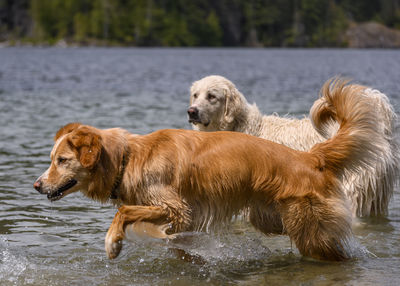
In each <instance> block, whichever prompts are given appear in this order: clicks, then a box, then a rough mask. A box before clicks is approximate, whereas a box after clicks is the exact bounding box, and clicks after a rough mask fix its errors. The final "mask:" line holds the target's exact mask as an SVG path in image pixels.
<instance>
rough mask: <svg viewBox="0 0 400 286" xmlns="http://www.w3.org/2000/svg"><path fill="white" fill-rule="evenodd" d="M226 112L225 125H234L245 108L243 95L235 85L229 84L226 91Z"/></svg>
mask: <svg viewBox="0 0 400 286" xmlns="http://www.w3.org/2000/svg"><path fill="white" fill-rule="evenodd" d="M224 93H225V111H224V117H223V121H224V123H225V124H229V123H232V122H233V120H235V117H236V116H237V115H238V114H239V113H240V111H241V109H242V108H243V107H242V105H243V104H245V102H243V100H242V97H243V95H242V94H241V93H240V92H239V90H237V88H236V87H235V86H234V85H233V84H229V85H228V86H227V87H226V88H225V89H224Z"/></svg>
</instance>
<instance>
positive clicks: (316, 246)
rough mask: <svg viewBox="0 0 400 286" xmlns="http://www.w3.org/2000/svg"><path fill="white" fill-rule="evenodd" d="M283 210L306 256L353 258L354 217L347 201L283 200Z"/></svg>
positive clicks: (287, 225) (313, 197)
mask: <svg viewBox="0 0 400 286" xmlns="http://www.w3.org/2000/svg"><path fill="white" fill-rule="evenodd" d="M279 209H280V210H281V215H282V221H283V224H284V227H285V230H286V232H287V234H288V235H289V237H290V238H291V240H292V241H294V242H295V243H296V246H297V248H298V249H299V251H300V253H301V254H302V255H304V256H308V257H313V258H316V259H321V260H331V261H341V260H347V259H350V258H351V257H352V249H351V245H352V243H351V241H352V239H353V234H352V230H351V213H350V208H349V207H348V206H347V205H346V203H345V201H344V200H342V199H340V198H333V197H330V198H327V197H320V196H318V195H315V194H308V195H306V196H303V197H291V198H287V199H285V200H281V203H280V206H279Z"/></svg>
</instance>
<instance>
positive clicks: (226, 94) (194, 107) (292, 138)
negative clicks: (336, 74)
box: [188, 75, 400, 217]
mask: <svg viewBox="0 0 400 286" xmlns="http://www.w3.org/2000/svg"><path fill="white" fill-rule="evenodd" d="M352 86H353V87H354V88H359V87H360V85H356V84H353V85H352ZM362 90H363V95H364V96H366V97H369V98H370V100H373V101H375V103H374V104H375V105H376V108H377V109H378V110H379V114H380V117H379V118H376V124H377V125H379V129H380V130H381V132H380V133H381V136H382V137H383V138H385V140H384V142H386V144H384V145H382V144H376V152H377V154H380V156H379V158H380V159H379V160H377V161H374V162H370V164H369V165H370V167H366V168H363V169H354V170H352V171H348V174H347V176H346V178H347V180H346V181H345V182H343V183H344V186H345V188H344V189H345V192H346V195H347V197H348V198H349V199H350V201H351V206H352V212H353V215H354V216H359V217H364V216H371V215H386V214H387V212H388V204H389V200H390V198H391V196H392V194H393V188H394V186H395V183H396V182H397V180H398V177H399V168H398V165H399V162H400V152H399V146H398V143H397V142H396V140H395V138H394V128H395V126H394V123H395V120H396V114H395V113H394V111H393V107H392V105H391V104H390V102H389V99H388V98H387V97H386V95H385V94H383V93H381V92H379V91H378V90H375V89H371V88H368V87H362ZM324 104H327V103H326V100H325V99H324V98H323V97H321V98H320V99H318V100H317V101H315V103H314V105H313V107H312V108H311V110H310V118H311V120H310V119H308V118H304V119H292V118H284V117H279V116H276V115H267V116H266V115H262V114H261V113H260V111H259V110H258V108H257V106H256V105H255V104H252V105H250V104H249V103H248V102H247V100H246V98H245V97H244V96H243V95H242V94H241V93H240V92H239V90H238V89H237V88H236V87H235V85H234V84H233V83H232V82H231V81H229V80H228V79H226V78H224V77H222V76H216V75H212V76H207V77H204V78H203V79H201V80H199V81H196V82H194V83H193V85H192V87H191V89H190V107H189V109H188V115H189V122H190V123H192V125H193V129H196V130H200V131H223V130H225V131H237V132H243V133H247V134H250V135H254V136H258V137H261V138H265V139H268V140H271V141H274V142H277V143H281V144H284V145H286V146H288V147H291V148H293V149H297V150H303V151H308V150H309V149H310V148H311V147H312V146H314V145H315V144H317V143H320V142H322V141H325V140H327V139H329V138H330V137H331V136H332V135H333V134H334V133H336V130H337V129H338V124H337V123H336V122H332V124H330V125H329V126H328V127H327V126H326V125H323V124H321V121H323V119H324V118H318V117H317V116H316V115H315V114H317V112H316V111H317V110H318V109H319V108H321V107H322V106H324ZM323 116H325V115H323ZM326 116H328V117H331V116H330V115H329V114H326ZM314 127H315V128H314ZM371 140H372V141H374V138H371ZM378 141H379V140H378ZM378 141H377V142H378Z"/></svg>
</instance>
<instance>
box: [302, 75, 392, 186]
mask: <svg viewBox="0 0 400 286" xmlns="http://www.w3.org/2000/svg"><path fill="white" fill-rule="evenodd" d="M364 89H365V87H364V86H361V85H356V84H349V83H348V81H347V80H344V79H340V78H335V79H332V80H329V81H327V82H326V83H325V84H324V86H323V87H322V89H321V99H322V100H318V101H316V102H315V103H314V105H313V107H312V108H311V111H310V116H311V119H312V121H313V122H314V125H315V127H316V129H317V130H318V131H319V132H321V133H322V134H323V133H324V128H325V127H326V126H327V125H329V124H330V122H333V121H335V122H338V123H339V125H340V127H339V129H338V131H337V133H336V135H335V136H333V137H332V138H331V139H328V140H326V141H325V142H323V143H320V144H317V145H315V146H314V147H313V148H312V149H311V151H310V152H311V153H312V154H315V155H317V156H318V157H319V158H321V159H322V160H323V162H324V168H327V169H328V170H330V171H332V172H333V173H334V175H335V176H336V177H338V178H340V179H341V178H342V177H343V175H344V173H345V172H344V171H345V170H351V171H355V172H357V170H360V169H363V168H370V167H371V165H373V164H374V162H376V161H377V160H378V158H379V157H380V156H385V154H384V152H380V151H379V148H378V149H377V148H376V146H378V145H379V146H382V145H388V142H387V141H386V140H385V138H383V137H382V135H381V132H380V129H379V128H380V125H379V124H380V123H379V122H377V118H379V116H378V114H377V110H376V107H375V106H374V101H371V100H370V98H369V97H367V96H365V95H364V94H363V91H364ZM386 148H389V146H386ZM382 149H383V148H382ZM381 153H382V154H381Z"/></svg>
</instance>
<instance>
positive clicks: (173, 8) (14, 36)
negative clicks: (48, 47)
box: [0, 0, 400, 47]
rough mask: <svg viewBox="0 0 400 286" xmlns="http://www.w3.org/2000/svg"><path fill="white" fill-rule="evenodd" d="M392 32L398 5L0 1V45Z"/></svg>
mask: <svg viewBox="0 0 400 286" xmlns="http://www.w3.org/2000/svg"><path fill="white" fill-rule="evenodd" d="M369 21H373V22H377V23H380V24H382V25H384V26H386V27H390V28H393V29H400V0H368V1H367V0H274V1H272V0H187V1H185V0H0V41H2V42H5V41H8V42H19V43H33V44H44V43H45V44H55V43H57V42H59V41H60V40H63V41H65V42H66V43H71V44H79V45H126V46H184V47H186V46H260V47H263V46H275V47H282V46H286V47H291V46H295V47H300V46H301V47H326V46H331V47H332V46H346V45H347V42H346V38H345V33H346V31H347V29H349V27H350V26H352V25H355V24H357V23H362V22H369Z"/></svg>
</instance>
